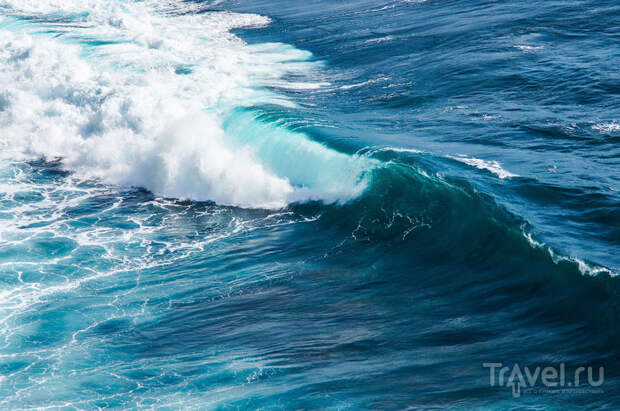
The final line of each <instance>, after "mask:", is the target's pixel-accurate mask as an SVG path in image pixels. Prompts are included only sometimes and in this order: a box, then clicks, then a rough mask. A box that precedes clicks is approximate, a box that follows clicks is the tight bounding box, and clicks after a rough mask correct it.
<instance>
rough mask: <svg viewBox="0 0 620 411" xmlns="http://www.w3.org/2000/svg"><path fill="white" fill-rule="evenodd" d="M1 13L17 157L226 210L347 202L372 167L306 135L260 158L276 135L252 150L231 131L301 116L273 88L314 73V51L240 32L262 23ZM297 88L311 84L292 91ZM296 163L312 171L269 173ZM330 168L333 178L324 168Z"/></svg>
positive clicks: (73, 5)
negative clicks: (229, 122)
mask: <svg viewBox="0 0 620 411" xmlns="http://www.w3.org/2000/svg"><path fill="white" fill-rule="evenodd" d="M4 7H5V9H6V11H5V13H6V15H7V16H5V17H4V19H3V21H2V44H1V45H0V46H1V47H2V49H3V55H2V64H3V70H2V83H3V84H6V85H10V86H9V87H8V88H7V90H6V91H5V93H4V95H3V101H4V107H3V110H2V122H3V125H4V131H5V133H4V134H5V137H4V138H3V140H2V142H3V144H4V146H5V147H7V149H9V150H15V151H18V153H21V154H25V155H30V156H35V157H37V156H38V157H40V156H44V157H45V158H48V159H55V158H62V159H63V165H64V166H65V167H66V168H67V169H68V170H72V171H74V172H76V173H78V174H79V175H81V176H83V177H84V178H98V179H100V180H101V181H103V182H106V183H109V184H115V185H122V186H136V187H145V188H147V189H149V190H151V191H153V192H154V193H156V194H159V195H162V196H166V197H177V198H179V197H185V198H191V199H194V200H212V201H215V202H217V203H218V204H223V205H237V206H243V207H268V208H278V207H283V206H285V205H286V204H288V203H289V202H291V201H304V200H308V199H310V198H315V199H320V200H322V199H325V200H328V201H345V200H347V199H349V198H351V197H352V196H354V195H355V194H358V193H359V192H360V191H362V190H363V185H364V184H365V182H364V172H365V170H366V169H369V168H370V167H371V165H370V164H365V162H364V161H362V160H355V159H350V158H348V157H347V158H345V157H346V156H345V155H344V154H340V153H337V152H335V151H334V150H330V149H329V148H326V147H325V146H323V145H321V144H318V143H316V142H314V141H312V140H310V139H308V138H307V137H306V136H305V135H303V134H301V133H291V132H287V131H286V130H285V129H281V131H279V133H280V138H279V139H280V140H281V141H280V142H278V143H273V144H271V149H270V150H271V151H272V153H264V150H258V149H255V148H256V147H255V146H256V145H257V144H261V143H260V141H261V140H264V139H265V138H266V136H263V135H260V132H259V130H260V125H256V126H255V127H253V131H251V132H252V137H251V138H252V139H255V140H258V142H253V141H248V140H249V137H248V136H245V137H244V136H240V137H241V138H243V139H244V140H243V142H244V144H238V143H237V144H236V143H235V142H233V141H232V140H231V139H230V138H229V136H228V135H226V133H225V132H224V131H223V130H222V122H223V121H224V120H225V119H226V118H227V116H228V114H229V112H230V111H231V110H232V109H234V108H235V107H244V106H248V105H255V104H276V105H285V106H294V103H293V102H292V101H290V100H289V99H287V98H286V97H284V96H281V95H278V94H276V93H274V92H270V91H268V90H266V89H265V87H266V86H268V85H270V84H273V83H278V84H280V86H282V87H286V86H287V84H288V83H289V82H287V81H286V80H285V79H284V78H285V77H286V76H303V75H304V74H305V73H307V72H309V71H312V70H313V69H315V67H316V66H317V63H316V62H312V61H310V58H311V54H310V53H308V52H304V51H301V50H298V49H295V48H294V47H291V46H287V45H285V44H281V43H268V44H260V45H255V46H248V45H247V44H245V43H244V42H243V41H241V40H240V39H239V38H238V37H236V36H234V35H233V34H231V32H230V31H231V30H232V29H237V28H241V27H260V26H263V25H265V24H267V23H268V22H269V19H268V18H266V17H262V16H259V15H254V14H235V13H227V12H218V13H201V14H196V13H182V14H179V11H181V12H182V11H185V10H183V9H181V10H175V9H173V8H172V5H170V4H166V3H164V4H162V3H161V2H115V1H113V2H81V1H80V2H77V1H76V2H66V3H65V2H63V3H62V4H61V3H53V2H25V3H24V2H21V1H20V2H14V3H12V2H8V4H5V5H4ZM173 11H176V13H173ZM187 11H191V8H190V9H189V10H187ZM42 33H45V35H42ZM50 34H52V35H50ZM300 84H301V85H302V86H303V85H305V86H306V87H314V85H313V84H311V83H303V82H295V83H291V86H292V87H300ZM264 132H269V130H264ZM293 147H294V149H292V148H293ZM289 150H290V151H289ZM261 154H267V155H268V156H269V157H270V158H267V159H264V158H261ZM293 156H295V157H296V158H297V159H296V160H295V162H296V163H297V164H303V165H305V166H306V167H307V168H308V169H309V170H313V171H311V172H308V173H306V174H305V175H303V174H302V173H299V172H298V171H296V170H295V168H296V167H295V164H290V165H286V164H283V163H280V164H279V165H278V167H277V170H274V169H273V168H272V167H270V165H271V163H272V162H273V159H274V158H278V157H279V158H285V157H293ZM300 162H301V163H300ZM326 162H329V163H330V164H331V166H330V167H329V168H330V170H325V169H324V168H323V167H321V165H322V164H324V163H326ZM317 173H318V174H319V175H314V174H317ZM289 175H293V176H294V177H293V178H290V176H289ZM342 175H347V176H349V178H347V180H346V181H341V185H342V187H333V184H331V183H329V181H331V182H333V181H336V180H338V179H340V180H342V178H341V176H342ZM326 181H327V182H328V185H329V186H328V187H325V190H323V188H324V187H323V186H321V183H322V182H326ZM330 184H331V185H330Z"/></svg>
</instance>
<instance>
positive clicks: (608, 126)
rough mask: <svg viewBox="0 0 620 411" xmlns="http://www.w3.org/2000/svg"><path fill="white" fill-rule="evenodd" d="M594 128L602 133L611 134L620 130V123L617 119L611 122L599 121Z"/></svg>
mask: <svg viewBox="0 0 620 411" xmlns="http://www.w3.org/2000/svg"><path fill="white" fill-rule="evenodd" d="M592 129H593V130H596V131H599V132H601V133H605V134H609V133H613V132H614V131H620V124H618V123H616V122H615V121H612V122H609V123H598V124H595V125H593V126H592Z"/></svg>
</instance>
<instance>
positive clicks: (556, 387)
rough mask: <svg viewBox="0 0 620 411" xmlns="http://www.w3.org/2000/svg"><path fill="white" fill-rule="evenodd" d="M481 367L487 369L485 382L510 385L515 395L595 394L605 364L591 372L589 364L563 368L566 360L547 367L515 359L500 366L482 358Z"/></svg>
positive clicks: (495, 384) (598, 390) (500, 385)
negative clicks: (483, 360) (520, 362)
mask: <svg viewBox="0 0 620 411" xmlns="http://www.w3.org/2000/svg"><path fill="white" fill-rule="evenodd" d="M482 366H483V367H484V368H488V369H489V385H490V386H491V387H495V386H499V387H510V388H511V389H512V396H513V397H514V398H518V397H520V396H521V394H522V393H526V394H562V393H566V394H569V393H573V394H581V393H583V394H599V393H603V390H602V389H600V388H596V387H600V386H601V385H603V383H604V382H605V368H604V367H599V368H598V376H597V375H595V372H594V368H593V367H592V366H587V367H577V368H575V369H574V370H572V371H567V369H566V364H565V363H561V364H560V365H559V366H547V367H544V368H542V367H540V366H536V367H531V366H526V367H521V366H520V365H519V364H517V363H515V364H514V365H513V366H512V367H507V366H503V364H502V363H501V362H485V363H483V364H482Z"/></svg>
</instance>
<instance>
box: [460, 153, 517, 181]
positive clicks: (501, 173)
mask: <svg viewBox="0 0 620 411" xmlns="http://www.w3.org/2000/svg"><path fill="white" fill-rule="evenodd" d="M448 157H449V158H451V159H453V160H456V161H460V162H461V163H465V164H467V165H470V166H472V167H476V168H479V169H481V170H487V171H490V172H491V173H493V174H495V175H496V176H498V177H499V178H501V179H505V178H513V177H518V175H517V174H513V173H511V172H509V171H507V170H504V169H503V168H502V166H501V164H500V163H499V162H497V161H495V160H482V159H479V158H475V157H467V156H465V155H458V156H448Z"/></svg>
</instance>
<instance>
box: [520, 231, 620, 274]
mask: <svg viewBox="0 0 620 411" xmlns="http://www.w3.org/2000/svg"><path fill="white" fill-rule="evenodd" d="M522 232H523V235H524V236H525V238H526V239H527V241H528V242H529V243H530V245H531V246H532V247H534V248H539V249H541V250H546V251H547V253H549V256H550V257H551V260H553V262H554V263H555V264H558V263H559V262H561V261H566V262H570V263H573V264H575V265H576V266H577V269H578V270H579V272H581V274H583V275H591V276H594V275H598V274H607V275H611V276H616V273H614V272H612V271H611V270H610V269H608V268H606V267H602V266H599V265H595V264H588V263H586V262H585V261H583V260H582V259H580V258H577V257H570V256H564V255H562V254H558V253H557V252H556V251H554V250H553V248H551V247H550V246H548V245H547V244H545V243H543V242H540V241H538V240H536V239H534V237H533V236H532V234H531V233H529V232H526V231H525V230H524V231H522Z"/></svg>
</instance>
